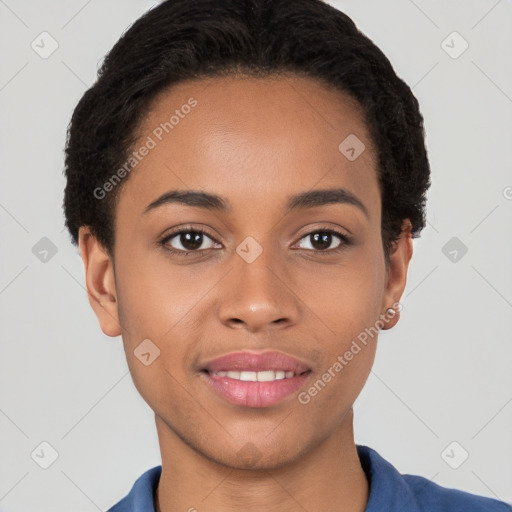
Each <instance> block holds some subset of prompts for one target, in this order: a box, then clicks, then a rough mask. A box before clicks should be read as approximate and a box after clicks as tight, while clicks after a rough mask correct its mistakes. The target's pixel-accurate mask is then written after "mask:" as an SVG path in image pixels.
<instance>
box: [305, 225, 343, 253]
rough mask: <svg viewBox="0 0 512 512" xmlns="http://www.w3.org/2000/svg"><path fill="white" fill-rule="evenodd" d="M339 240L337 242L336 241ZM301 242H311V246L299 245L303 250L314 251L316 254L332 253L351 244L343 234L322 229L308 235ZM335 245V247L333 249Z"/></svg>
mask: <svg viewBox="0 0 512 512" xmlns="http://www.w3.org/2000/svg"><path fill="white" fill-rule="evenodd" d="M336 239H337V240H336ZM301 240H305V241H306V242H309V246H307V245H306V246H304V245H299V247H300V248H301V249H307V250H312V251H316V252H326V253H332V252H336V251H338V250H341V249H343V247H344V246H346V245H349V244H350V240H349V238H348V237H347V236H346V235H344V234H343V233H339V232H338V231H336V230H333V229H321V230H317V231H312V232H311V233H308V234H307V235H305V236H304V237H302V238H301ZM333 243H334V244H335V246H334V247H331V246H332V245H333Z"/></svg>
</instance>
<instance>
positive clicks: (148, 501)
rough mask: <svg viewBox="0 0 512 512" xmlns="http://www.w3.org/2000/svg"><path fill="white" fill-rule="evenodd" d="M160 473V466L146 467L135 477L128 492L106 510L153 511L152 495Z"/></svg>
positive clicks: (110, 511)
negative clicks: (146, 468)
mask: <svg viewBox="0 0 512 512" xmlns="http://www.w3.org/2000/svg"><path fill="white" fill-rule="evenodd" d="M161 473H162V466H155V467H153V468H151V469H148V470H147V471H146V472H145V473H143V474H142V475H140V476H139V478H137V480H136V481H135V483H134V484H133V486H132V488H131V490H130V492H129V493H128V494H127V495H126V496H125V497H124V498H123V499H122V500H121V501H119V502H118V503H116V504H115V505H114V506H113V507H111V508H109V509H108V510H107V512H139V511H144V512H154V510H155V503H154V496H155V491H156V488H157V486H158V482H159V481H160V474H161Z"/></svg>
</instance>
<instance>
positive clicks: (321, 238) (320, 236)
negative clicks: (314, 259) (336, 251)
mask: <svg viewBox="0 0 512 512" xmlns="http://www.w3.org/2000/svg"><path fill="white" fill-rule="evenodd" d="M310 236H311V237H312V240H313V243H312V245H313V247H315V248H316V249H328V248H329V246H330V245H331V242H332V240H331V239H332V234H331V233H326V232H325V231H320V232H318V233H314V234H312V235H310ZM315 244H316V245H317V246H315ZM318 245H320V247H318Z"/></svg>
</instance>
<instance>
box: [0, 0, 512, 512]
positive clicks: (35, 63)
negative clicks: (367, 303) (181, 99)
mask: <svg viewBox="0 0 512 512" xmlns="http://www.w3.org/2000/svg"><path fill="white" fill-rule="evenodd" d="M154 4H155V2H152V1H148V0H102V1H99V0H89V1H86V0H68V1H63V0H60V1H45V2H36V1H35V0H31V1H27V0H20V1H17V2H15V1H14V0H4V1H0V33H1V39H0V55H1V59H2V62H1V66H0V109H1V125H0V130H1V142H0V144H1V145H0V155H1V163H0V168H1V180H2V181H1V187H0V226H1V227H0V240H1V242H0V243H1V248H2V251H1V265H0V329H1V344H0V350H1V353H0V510H3V511H4V512H5V511H7V512H50V511H51V512H60V511H62V512H64V511H69V510H73V511H75V512H79V511H83V512H89V511H90V512H93V511H95V510H105V509H107V508H108V507H110V506H111V505H113V504H114V503H115V502H117V501H118V500H119V499H121V498H122V497H123V496H124V495H125V494H126V493H127V492H128V491H129V490H130V488H131V486H132V484H133V482H134V481H135V479H136V478H137V477H138V476H139V475H140V474H142V472H143V471H145V470H147V469H148V468H150V467H153V466H155V465H158V464H159V463H160V452H159V448H158V440H157V437H156V431H155V426H154V417H153V414H152V411H151V410H150V409H149V407H148V406H147V405H146V403H145V402H144V401H143V400H142V398H141V397H140V396H139V395H138V393H137V391H136V389H135V388H134V385H133V383H132V381H131V378H130V375H129V373H128V368H127V364H126V360H125V355H124V351H123V347H122V341H121V338H109V337H107V336H105V335H104V334H103V333H102V332H101V330H100V328H99V326H98V323H97V320H96V317H95V316H94V314H93V312H92V310H91V308H90V306H89V303H88V300H87V294H86V292H85V289H84V271H83V266H82V261H81V259H80V256H79V252H78V250H77V248H76V247H74V246H72V244H71V242H70V238H69V235H68V233H67V231H65V230H64V229H63V226H64V224H63V214H62V208H61V205H62V198H63V189H64V185H65V181H64V178H63V175H62V170H63V149H64V144H65V132H66V127H67V124H68V122H69V120H70V117H71V114H72V111H73V109H74V107H75V105H76V103H77V102H78V100H79V99H80V97H81V96H82V95H83V93H84V92H85V91H86V89H87V88H88V87H89V86H90V85H91V84H92V83H93V82H94V81H95V77H96V71H97V69H98V66H99V64H100V62H101V59H102V58H103V56H104V55H105V53H106V52H107V51H108V50H109V49H110V48H111V47H112V45H113V44H114V43H115V42H116V41H117V39H118V38H119V36H120V35H121V34H122V32H123V31H124V30H125V29H126V28H127V27H128V26H129V25H130V24H131V23H133V22H134V21H135V20H136V19H137V18H138V17H139V16H140V15H141V14H142V13H143V12H145V11H146V10H147V9H149V8H150V7H151V6H152V5H154ZM332 4H333V5H335V6H336V7H338V8H340V9H341V10H343V11H345V12H346V13H347V14H348V15H350V16H351V17H352V18H353V19H354V21H355V22H356V24H357V25H358V26H359V27H360V28H361V30H362V31H363V32H364V33H366V34H367V35H368V36H369V37H370V38H371V39H372V40H373V41H374V42H375V43H376V44H377V45H378V46H379V47H380V48H381V49H382V50H383V51H384V53H385V54H386V55H387V56H388V57H389V59H390V60H391V62H392V63H393V65H394V67H395V70H396V72H397V74H398V75H399V76H400V77H401V78H403V79H404V80H405V81H406V82H407V83H408V84H409V85H410V86H411V87H412V88H413V92H414V93H415V95H416V97H417V98H418V100H419V102H420V105H421V110H422V113H423V115H424V117H425V126H426V135H427V148H428V152H429V158H430V162H431V166H432V187H431V190H430V191H429V196H428V208H427V215H428V226H427V227H426V229H425V230H424V231H423V233H422V236H421V238H420V239H417V240H415V241H414V256H413V260H412V263H411V266H410V271H409V276H408V281H407V288H406V290H405V293H404V295H403V297H402V303H403V311H402V315H401V319H400V322H399V323H398V325H397V326H396V327H395V328H394V329H392V330H390V331H385V332H382V333H381V335H380V338H379V342H378V345H379V347H378V351H377V357H376V362H375V366H374V368H373V372H372V373H371V375H370V377H369V379H368V382H367V384H366V387H365V388H364V390H363V392H362V394H361V395H360V397H359V398H358V400H357V402H356V405H355V431H356V442H357V443H359V444H366V445H369V446H371V447H373V448H375V449H376V450H377V451H379V453H380V454H381V455H382V456H384V457H385V458H386V459H388V460H389V461H390V462H391V463H392V464H393V465H395V467H397V468H398V469H399V471H401V472H403V473H412V474H418V475H422V476H425V477H427V478H429V479H432V480H433V481H434V482H437V483H439V484H441V485H444V486H447V487H456V488H459V489H463V490H467V491H470V492H474V493H477V494H481V495H485V496H491V497H497V498H500V499H502V500H505V501H508V502H512V437H511V435H510V433H511V432H512V372H511V363H512V343H511V341H512V336H511V331H510V324H511V318H512V269H511V263H512V229H511V225H512V156H511V155H512V153H511V151H510V148H511V141H512V69H511V62H512V59H511V48H512V3H511V1H510V0H508V1H507V0H501V1H496V0H479V1H475V0H473V1H468V0H464V1H462V0H458V1H451V2H446V1H442V0H415V1H412V0H390V1H386V2H383V1H382V0H381V1H377V0H357V1H356V0H347V1H336V2H334V1H333V2H332ZM43 32H46V33H47V34H43V35H41V33H43ZM454 32H456V33H455V34H454ZM42 38H44V41H45V42H44V44H43V43H41V42H40V41H41V39H42ZM38 41H39V43H38ZM52 45H53V46H52ZM55 45H58V46H57V47H56V49H55V51H53V53H51V55H41V53H44V51H46V52H50V51H51V50H52V49H53V47H54V46H55ZM466 46H467V48H466ZM43 47H44V48H43ZM43 50H44V51H43ZM43 57H45V58H43ZM44 251H48V252H46V253H44ZM41 443H45V444H41ZM46 443H47V444H46ZM43 454H44V456H43ZM38 455H39V456H38ZM43 459H44V460H43ZM53 459H55V460H54V461H53V463H52V464H51V465H50V466H49V467H48V468H47V469H44V468H43V467H41V464H43V465H44V464H48V463H50V462H52V460H53Z"/></svg>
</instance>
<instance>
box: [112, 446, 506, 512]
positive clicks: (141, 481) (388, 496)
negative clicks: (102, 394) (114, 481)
mask: <svg viewBox="0 0 512 512" xmlns="http://www.w3.org/2000/svg"><path fill="white" fill-rule="evenodd" d="M356 448H357V453H358V455H359V459H360V461H361V466H362V467H363V470H364V472H365V473H366V478H367V479H368V485H369V488H370V496H369V498H368V504H367V505H366V509H365V512H512V506H511V505H507V504H506V503H504V502H503V501H498V500H495V499H492V498H484V497H482V496H476V495H475V494H470V493H467V492H463V491H458V490H456V489H448V488H446V487H441V486H440V485H437V484H435V483H434V482H431V481H430V480H428V479H427V478H423V477H421V476H415V475H402V474H400V473H399V472H398V471H397V470H396V469H395V467H394V466H392V465H391V464H390V463H389V462H387V461H386V460H385V459H383V458H382V457H381V456H380V455H379V454H378V453H377V452H376V451H375V450H373V449H372V448H369V447H368V446H364V445H356ZM161 472H162V466H156V467H154V468H152V469H149V470H148V471H146V472H145V473H143V474H142V475H141V476H140V477H139V478H138V479H137V480H136V482H135V483H134V484H133V487H132V489H131V491H130V492H129V494H128V495H127V496H126V497H124V498H123V499H122V500H121V501H120V502H119V503H117V504H116V505H114V506H113V507H112V508H110V509H109V510H108V511H107V512H155V502H154V495H155V491H156V487H157V485H158V481H159V479H160V473H161Z"/></svg>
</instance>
